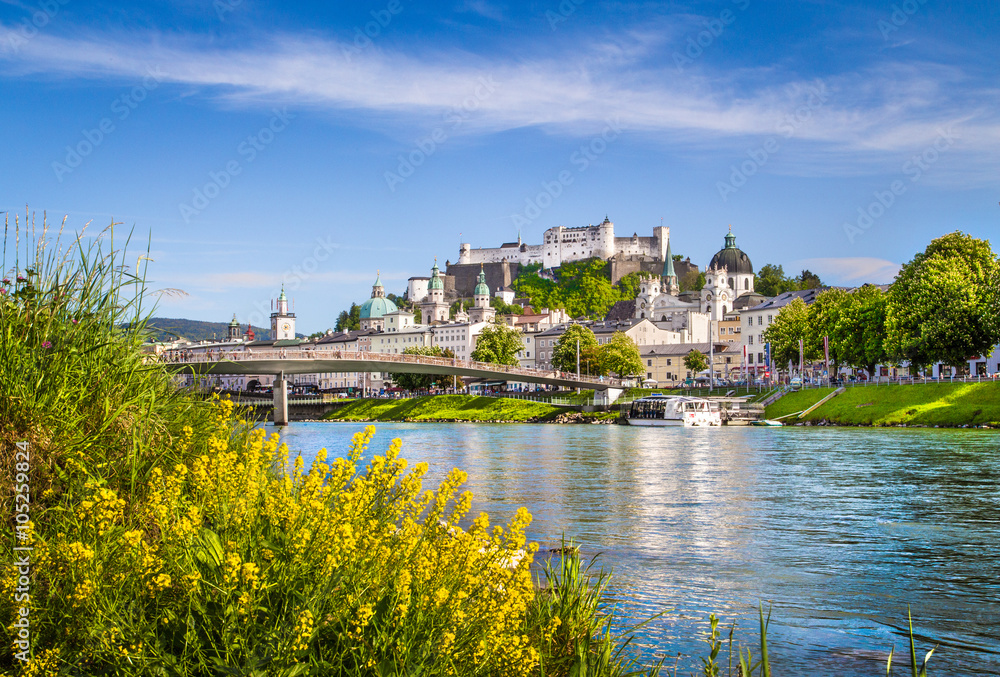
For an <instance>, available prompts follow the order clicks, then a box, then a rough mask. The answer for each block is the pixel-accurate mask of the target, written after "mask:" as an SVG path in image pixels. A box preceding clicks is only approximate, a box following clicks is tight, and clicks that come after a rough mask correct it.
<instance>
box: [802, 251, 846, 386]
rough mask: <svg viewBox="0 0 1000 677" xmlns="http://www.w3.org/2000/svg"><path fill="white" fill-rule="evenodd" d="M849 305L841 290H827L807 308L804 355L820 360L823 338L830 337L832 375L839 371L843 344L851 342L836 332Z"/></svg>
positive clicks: (844, 293) (844, 292) (818, 295)
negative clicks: (813, 356) (814, 356)
mask: <svg viewBox="0 0 1000 677" xmlns="http://www.w3.org/2000/svg"><path fill="white" fill-rule="evenodd" d="M803 272H809V271H803ZM817 279H818V278H817ZM850 303H851V295H850V294H848V293H847V292H846V291H844V290H843V289H828V290H827V291H825V292H821V293H819V294H817V295H816V300H815V301H814V302H813V303H812V305H810V306H809V315H808V318H809V319H808V322H807V324H806V326H807V329H808V331H807V333H806V336H805V342H806V344H807V345H806V353H807V354H809V355H816V356H817V358H816V359H822V357H823V338H824V337H826V336H828V337H830V361H831V362H832V363H833V373H834V374H836V373H837V372H839V371H840V365H841V363H842V362H843V352H844V348H845V345H844V344H845V343H848V342H850V341H851V340H852V339H851V337H850V336H843V335H842V334H840V333H838V331H837V326H838V323H839V322H840V318H841V316H842V315H843V313H844V310H845V308H846V307H847V306H848V305H849V304H850Z"/></svg>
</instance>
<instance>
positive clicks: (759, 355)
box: [757, 353, 764, 364]
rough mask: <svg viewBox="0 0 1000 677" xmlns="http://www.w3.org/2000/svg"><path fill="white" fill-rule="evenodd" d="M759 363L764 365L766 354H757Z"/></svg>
mask: <svg viewBox="0 0 1000 677" xmlns="http://www.w3.org/2000/svg"><path fill="white" fill-rule="evenodd" d="M757 361H758V362H759V363H761V364H764V353H757Z"/></svg>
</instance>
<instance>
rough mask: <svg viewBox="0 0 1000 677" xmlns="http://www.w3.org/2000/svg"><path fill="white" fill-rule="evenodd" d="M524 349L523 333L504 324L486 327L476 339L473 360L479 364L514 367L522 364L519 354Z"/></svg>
mask: <svg viewBox="0 0 1000 677" xmlns="http://www.w3.org/2000/svg"><path fill="white" fill-rule="evenodd" d="M522 348H524V344H523V342H522V337H521V332H519V331H518V330H517V329H514V328H513V327H508V326H507V325H505V324H503V323H500V322H498V323H494V324H490V325H486V326H485V327H483V330H482V331H481V332H479V336H478V337H477V338H476V349H475V350H473V351H472V359H474V360H476V361H477V362H490V363H492V364H507V365H510V366H512V367H516V366H518V364H520V363H519V362H518V361H517V354H518V353H519V352H520V351H521V349H522Z"/></svg>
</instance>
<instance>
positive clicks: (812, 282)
mask: <svg viewBox="0 0 1000 677" xmlns="http://www.w3.org/2000/svg"><path fill="white" fill-rule="evenodd" d="M794 282H795V287H796V289H819V288H820V287H822V286H823V281H822V280H821V279H819V275H817V274H816V273H814V272H812V271H811V270H803V271H802V272H801V273H800V274H799V276H798V277H797V278H795V280H794Z"/></svg>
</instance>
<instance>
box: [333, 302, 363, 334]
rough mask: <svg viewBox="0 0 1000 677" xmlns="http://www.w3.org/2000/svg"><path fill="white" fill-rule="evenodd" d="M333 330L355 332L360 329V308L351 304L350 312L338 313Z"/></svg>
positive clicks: (355, 304)
mask: <svg viewBox="0 0 1000 677" xmlns="http://www.w3.org/2000/svg"><path fill="white" fill-rule="evenodd" d="M334 329H336V330H337V331H356V330H358V329H361V306H359V305H358V304H357V303H352V304H351V309H350V310H342V311H340V315H338V316H337V324H336V325H335V326H334Z"/></svg>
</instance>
